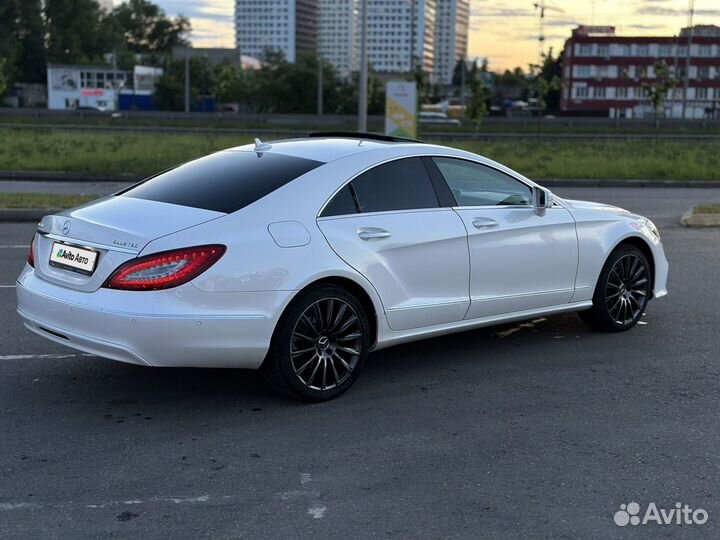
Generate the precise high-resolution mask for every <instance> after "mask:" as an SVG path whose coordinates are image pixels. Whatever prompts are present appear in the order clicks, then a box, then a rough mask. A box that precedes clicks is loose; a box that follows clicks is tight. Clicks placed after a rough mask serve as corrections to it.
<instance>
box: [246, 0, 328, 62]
mask: <svg viewBox="0 0 720 540" xmlns="http://www.w3.org/2000/svg"><path fill="white" fill-rule="evenodd" d="M318 1H319V0H235V46H236V48H238V49H240V51H241V52H242V54H243V55H247V56H252V57H255V58H261V57H262V56H263V54H264V53H265V51H266V50H268V49H269V50H274V51H281V52H283V53H284V54H285V57H286V58H287V60H288V61H289V62H295V60H296V59H297V58H299V57H300V56H302V55H303V54H306V53H315V52H317V50H318V15H319V13H318V9H319V5H318Z"/></svg>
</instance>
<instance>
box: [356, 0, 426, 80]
mask: <svg viewBox="0 0 720 540" xmlns="http://www.w3.org/2000/svg"><path fill="white" fill-rule="evenodd" d="M435 4H436V0H368V14H367V27H368V45H367V48H368V61H369V63H370V65H371V66H372V67H373V69H374V70H375V71H377V72H379V73H409V72H410V71H413V70H414V69H415V68H417V67H418V66H420V67H422V69H423V70H424V71H425V72H427V73H429V74H430V75H431V76H432V75H434V68H435Z"/></svg>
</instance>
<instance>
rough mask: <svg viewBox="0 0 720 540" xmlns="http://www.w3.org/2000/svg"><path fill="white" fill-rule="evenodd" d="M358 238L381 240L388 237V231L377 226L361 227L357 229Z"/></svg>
mask: <svg viewBox="0 0 720 540" xmlns="http://www.w3.org/2000/svg"><path fill="white" fill-rule="evenodd" d="M358 236H359V237H360V240H382V239H383V238H390V232H389V231H386V230H385V229H379V228H377V227H362V228H360V229H358Z"/></svg>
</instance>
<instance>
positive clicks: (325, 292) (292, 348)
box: [262, 285, 371, 402]
mask: <svg viewBox="0 0 720 540" xmlns="http://www.w3.org/2000/svg"><path fill="white" fill-rule="evenodd" d="M370 344H371V339H370V323H369V321H368V316H367V314H366V313H365V310H364V309H363V307H362V304H361V303H360V302H359V301H358V300H357V298H355V297H354V296H353V295H352V294H350V293H349V292H348V291H346V290H345V289H343V288H341V287H338V286H335V285H322V286H319V287H314V288H312V289H308V290H307V291H303V292H301V293H300V294H299V295H298V296H297V297H296V298H295V299H293V301H292V302H291V304H290V305H289V306H288V308H287V309H286V310H285V312H284V313H283V314H282V316H281V317H280V320H279V322H278V324H277V327H276V329H275V332H274V334H273V338H272V342H271V344H270V350H269V353H268V357H267V358H266V359H265V362H264V363H263V366H262V371H263V373H264V375H265V379H266V380H267V382H268V383H269V384H270V386H271V387H272V388H274V389H275V390H277V391H279V392H281V393H283V394H285V395H288V396H290V397H293V398H295V399H299V400H301V401H308V402H320V401H327V400H330V399H333V398H336V397H338V396H339V395H340V394H342V393H343V392H345V391H346V390H347V389H348V388H350V387H351V386H352V384H353V383H354V382H355V380H356V379H357V377H358V376H359V375H360V372H361V371H362V369H363V367H364V365H365V361H366V358H367V354H368V351H369V349H370Z"/></svg>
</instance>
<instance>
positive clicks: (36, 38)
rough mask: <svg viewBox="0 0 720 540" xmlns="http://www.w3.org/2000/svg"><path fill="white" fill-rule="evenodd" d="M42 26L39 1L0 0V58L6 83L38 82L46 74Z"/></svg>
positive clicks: (42, 79)
mask: <svg viewBox="0 0 720 540" xmlns="http://www.w3.org/2000/svg"><path fill="white" fill-rule="evenodd" d="M44 36H45V25H44V21H43V17H42V7H41V4H40V0H4V1H2V2H0V58H4V59H5V62H4V70H3V73H4V74H5V77H6V84H8V85H10V84H11V83H12V82H14V81H16V80H17V81H21V82H30V83H42V82H44V81H45V79H46V76H47V69H46V62H45V43H44Z"/></svg>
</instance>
